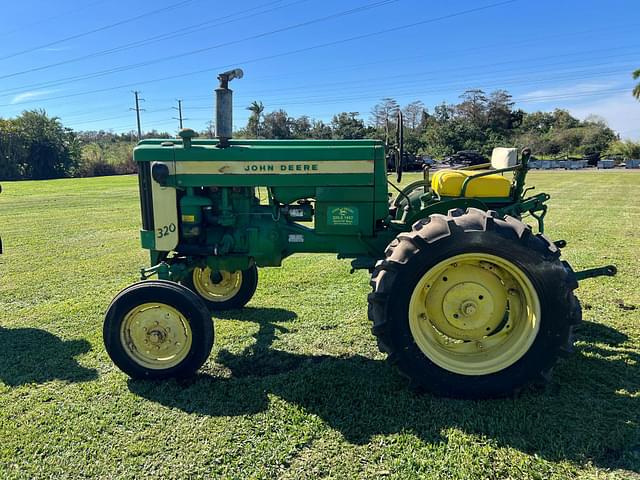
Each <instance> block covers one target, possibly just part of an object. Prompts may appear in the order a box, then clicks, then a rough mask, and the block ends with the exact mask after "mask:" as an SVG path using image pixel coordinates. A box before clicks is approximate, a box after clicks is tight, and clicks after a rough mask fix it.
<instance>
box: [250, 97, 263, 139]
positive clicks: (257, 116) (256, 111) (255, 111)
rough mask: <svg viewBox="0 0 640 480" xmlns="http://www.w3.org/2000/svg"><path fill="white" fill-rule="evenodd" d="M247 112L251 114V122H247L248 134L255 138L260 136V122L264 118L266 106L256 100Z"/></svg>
mask: <svg viewBox="0 0 640 480" xmlns="http://www.w3.org/2000/svg"><path fill="white" fill-rule="evenodd" d="M247 110H249V111H250V112H251V116H250V117H249V121H248V122H247V133H248V134H249V135H250V136H253V137H254V138H258V137H259V136H260V120H261V118H262V112H264V105H263V104H262V102H259V101H257V100H254V101H253V102H251V105H249V106H248V107H247Z"/></svg>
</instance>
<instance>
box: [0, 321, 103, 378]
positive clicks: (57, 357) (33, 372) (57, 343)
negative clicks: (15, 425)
mask: <svg viewBox="0 0 640 480" xmlns="http://www.w3.org/2000/svg"><path fill="white" fill-rule="evenodd" d="M90 349H91V345H90V344H89V342H87V341H86V340H70V341H63V340H60V339H59V338H58V337H56V336H55V335H53V334H51V333H49V332H47V331H45V330H39V329H37V328H3V327H0V381H2V382H3V383H4V384H6V385H8V386H11V387H15V386H19V385H24V384H29V383H44V382H48V381H51V380H56V379H59V380H65V381H68V382H86V381H89V380H94V379H95V378H97V377H98V374H97V372H96V370H93V369H89V368H85V367H82V366H80V365H79V364H78V362H77V361H76V360H75V359H74V358H73V357H75V356H76V355H80V354H82V353H86V352H88V351H89V350H90Z"/></svg>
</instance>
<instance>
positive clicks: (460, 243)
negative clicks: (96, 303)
mask: <svg viewBox="0 0 640 480" xmlns="http://www.w3.org/2000/svg"><path fill="white" fill-rule="evenodd" d="M240 77H242V71H241V70H239V69H237V70H232V71H230V72H225V73H223V74H220V75H219V77H218V78H219V80H220V87H219V88H218V89H217V90H216V97H217V108H216V125H217V138H216V139H213V140H209V139H207V140H200V139H196V138H194V132H193V131H192V130H189V129H185V130H182V131H181V132H180V137H181V138H180V139H165V140H162V139H159V140H143V141H141V142H140V143H139V144H138V146H137V147H136V149H135V152H134V159H135V161H136V162H137V164H138V167H139V185H140V201H141V210H142V230H141V242H142V246H143V247H144V248H145V249H148V250H150V255H151V267H149V268H145V269H143V270H142V281H140V282H138V283H135V284H133V285H131V286H129V287H127V288H125V289H124V290H122V291H121V292H120V293H119V294H118V295H117V296H116V297H115V299H114V300H113V302H112V303H111V305H110V306H109V309H108V311H107V313H106V318H105V322H104V342H105V346H106V349H107V352H108V353H109V355H110V357H111V358H112V360H113V361H114V363H115V364H116V365H117V366H118V367H119V368H120V369H121V370H122V371H124V372H125V373H127V374H128V375H129V376H131V377H133V378H149V379H164V378H169V377H185V376H190V375H193V374H194V373H195V372H196V371H197V370H198V369H199V368H200V367H201V366H202V365H203V363H204V362H205V361H206V359H207V358H208V356H209V354H210V352H211V348H212V346H213V340H214V327H213V322H212V312H215V311H218V310H224V309H237V308H241V307H243V306H244V305H245V304H246V303H247V302H248V301H249V300H250V299H251V297H252V295H253V294H254V292H255V290H256V286H257V284H258V268H262V267H276V266H280V265H281V264H282V261H283V260H284V259H285V258H287V257H288V256H290V255H293V254H295V253H302V252H304V253H336V254H337V255H338V258H345V259H351V265H352V267H353V269H367V270H369V271H370V272H371V287H372V292H371V293H370V294H369V297H368V301H369V309H368V313H369V319H370V320H371V321H372V323H373V326H372V332H373V334H374V335H375V336H376V337H377V341H378V345H379V347H380V349H381V351H382V352H384V353H387V354H388V359H389V361H391V362H392V363H393V364H395V365H396V366H397V367H398V369H399V371H400V372H401V373H402V374H404V375H405V376H406V377H408V378H409V379H410V385H411V386H412V387H413V388H415V389H417V390H430V391H432V392H434V393H437V394H440V395H445V396H453V397H463V398H484V397H499V396H505V395H510V394H513V393H514V392H517V391H519V390H521V389H522V388H523V387H525V386H526V385H528V384H531V383H537V382H538V381H540V380H543V379H545V378H547V377H548V374H549V372H550V371H551V369H552V367H553V366H554V364H555V363H556V360H557V358H558V357H559V356H560V355H561V354H563V353H564V352H568V351H570V350H571V348H572V330H573V328H574V326H575V325H577V324H578V323H579V322H580V321H581V310H580V304H579V302H578V300H577V299H576V297H575V296H574V290H575V289H576V288H577V287H578V280H580V279H583V278H587V277H593V276H598V275H613V274H615V267H613V266H608V267H603V268H596V269H592V270H587V271H583V272H574V271H573V270H572V269H571V267H570V266H569V264H568V263H566V262H564V261H562V260H561V258H560V248H562V247H563V246H564V242H563V241H556V242H552V241H550V240H548V239H547V237H545V236H543V234H542V232H543V229H544V223H543V219H544V216H545V214H546V211H547V207H546V205H545V202H546V201H547V200H548V199H549V196H548V195H547V194H545V193H538V194H536V195H531V196H528V195H527V192H528V191H529V190H530V189H525V177H526V175H527V162H528V159H529V155H530V152H529V151H528V150H526V149H525V150H524V151H523V152H522V155H521V156H520V158H519V159H518V154H517V152H516V151H515V150H514V149H499V150H497V151H495V152H494V158H493V159H492V164H493V165H485V166H484V167H485V168H484V169H482V170H477V169H466V170H464V169H463V170H444V171H438V172H436V173H435V174H433V175H429V172H428V171H425V173H424V175H423V178H422V179H421V180H420V181H417V182H415V183H412V184H410V185H408V186H406V187H404V188H402V189H400V188H399V187H397V186H396V185H394V184H393V183H391V182H389V181H388V179H387V168H386V167H387V162H386V158H385V157H386V155H385V145H384V144H383V143H381V142H379V141H376V140H344V141H336V140H309V141H307V140H293V141H272V140H244V139H243V140H239V139H236V140H234V139H232V138H231V136H232V135H231V133H232V132H231V125H232V123H231V112H232V101H231V99H232V92H231V90H230V89H229V87H228V83H229V81H231V80H233V79H234V78H240ZM397 130H398V132H399V135H398V137H399V138H398V141H397V142H396V143H397V147H396V148H395V149H394V150H393V155H394V156H395V159H396V170H397V171H396V175H397V180H398V181H400V179H401V176H402V162H401V159H402V156H403V152H402V121H401V119H400V121H399V125H398V129H397ZM490 167H493V168H490ZM474 168H475V167H474ZM506 174H511V175H510V176H512V177H513V178H512V179H511V178H508V176H507V175H506ZM389 187H391V188H392V189H393V190H394V191H395V195H392V194H391V193H390V191H389ZM259 192H263V193H265V195H264V196H261V195H260V194H259ZM391 197H394V198H391ZM525 215H529V216H530V217H531V218H533V219H535V220H536V223H537V231H538V233H535V232H534V230H533V229H532V228H531V227H530V226H528V225H526V224H525V223H523V222H522V220H521V219H522V217H523V216H525ZM151 276H157V280H149V278H150V277H151Z"/></svg>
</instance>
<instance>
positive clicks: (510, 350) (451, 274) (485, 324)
mask: <svg viewBox="0 0 640 480" xmlns="http://www.w3.org/2000/svg"><path fill="white" fill-rule="evenodd" d="M409 327H410V329H411V334H412V335H413V339H414V341H415V342H416V344H417V345H418V347H419V348H420V350H421V351H422V353H424V354H425V355H426V356H427V357H428V358H429V360H431V361H432V362H433V363H435V364H436V365H438V366H439V367H441V368H443V369H445V370H448V371H450V372H453V373H458V374H461V375H488V374H491V373H495V372H499V371H501V370H504V369H505V368H507V367H509V366H511V365H513V364H514V363H515V362H517V361H518V360H519V359H520V358H522V356H523V355H524V354H525V353H526V352H527V351H528V350H529V348H530V347H531V345H532V344H533V342H534V340H535V338H536V335H537V334H538V330H539V329H540V300H539V298H538V294H537V292H536V289H535V287H534V286H533V284H532V283H531V281H530V280H529V278H528V277H527V275H526V274H525V273H524V272H523V271H522V270H521V269H520V268H519V267H518V266H516V265H515V264H513V263H512V262H510V261H508V260H506V259H504V258H501V257H497V256H495V255H491V254H487V253H465V254H461V255H456V256H454V257H451V258H448V259H447V260H444V261H442V262H440V263H438V264H437V265H435V266H434V267H432V268H430V269H429V270H428V271H427V272H426V273H425V274H424V275H423V277H422V278H421V279H420V280H419V281H418V283H417V285H416V287H415V289H414V291H413V294H412V295H411V299H410V301H409Z"/></svg>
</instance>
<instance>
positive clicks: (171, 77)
mask: <svg viewBox="0 0 640 480" xmlns="http://www.w3.org/2000/svg"><path fill="white" fill-rule="evenodd" d="M516 1H518V0H505V1H501V2H497V3H492V4H488V5H485V6H482V7H474V8H470V9H466V10H461V11H458V12H454V13H450V14H446V15H441V16H438V17H432V18H428V19H425V20H421V21H418V22H413V23H409V24H404V25H399V26H396V27H392V28H387V29H383V30H378V31H375V32H370V33H366V34H361V35H356V36H352V37H348V38H343V39H340V40H334V41H331V42H326V43H321V44H316V45H312V46H309V47H303V48H298V49H295V50H289V51H286V52H282V53H277V54H272V55H265V56H263V57H257V58H253V59H249V60H244V61H238V62H234V63H231V64H225V65H218V66H216V67H212V68H205V69H202V70H196V71H192V72H187V73H180V74H175V75H169V76H166V77H161V78H156V79H152V80H145V81H142V82H135V83H127V84H123V85H118V86H115V87H108V88H101V89H96V90H91V91H87V92H78V93H72V94H66V95H59V96H57V97H49V98H45V99H39V100H27V101H25V102H18V103H15V104H4V105H0V106H3V107H7V106H11V105H22V104H28V103H37V102H42V101H49V100H58V99H63V98H72V97H77V96H83V95H91V94H94V93H103V92H108V91H113V90H120V89H123V88H128V87H132V86H135V85H143V84H149V83H155V82H161V81H165V80H174V79H177V78H183V77H187V76H192V75H197V74H200V73H208V72H212V71H216V70H218V69H220V68H228V67H232V66H236V65H246V64H249V63H255V62H260V61H264V60H273V59H275V58H281V57H285V56H290V55H296V54H299V53H305V52H309V51H311V50H317V49H320V48H326V47H329V46H335V45H340V44H342V43H347V42H352V41H355V40H361V39H365V38H370V37H373V36H376V35H383V34H387V33H392V32H397V31H399V30H403V29H406V28H412V27H415V26H419V25H425V24H428V23H434V22H438V21H442V20H447V19H451V18H455V17H459V16H462V15H468V14H470V13H476V12H478V11H482V10H487V9H490V8H495V7H499V6H503V5H507V4H511V3H514V2H516ZM180 57H182V56H180ZM165 60H166V58H163V59H159V60H157V61H165ZM154 62H155V61H154ZM145 65H146V64H145ZM124 69H128V68H127V67H124ZM121 70H122V69H120V71H121Z"/></svg>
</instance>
